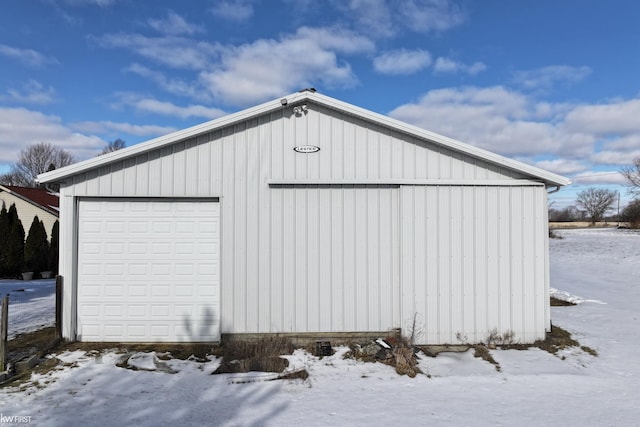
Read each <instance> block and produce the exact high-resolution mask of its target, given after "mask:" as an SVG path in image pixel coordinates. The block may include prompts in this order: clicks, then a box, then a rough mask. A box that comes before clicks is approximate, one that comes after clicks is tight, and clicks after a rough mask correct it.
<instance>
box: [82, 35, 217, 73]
mask: <svg viewBox="0 0 640 427" xmlns="http://www.w3.org/2000/svg"><path fill="white" fill-rule="evenodd" d="M93 39H94V40H95V41H96V42H97V43H98V44H99V45H100V46H102V47H106V48H122V49H127V50H130V51H132V52H134V53H136V54H138V55H140V56H142V57H144V58H147V59H151V60H153V61H155V62H157V63H159V64H163V65H166V66H168V67H172V68H177V69H185V70H201V69H204V68H207V66H208V65H209V64H210V63H211V62H212V61H213V60H214V59H215V58H216V57H217V55H218V53H219V52H220V47H219V46H218V45H215V44H211V43H208V42H203V41H197V40H192V39H188V38H183V37H176V36H167V37H146V36H143V35H140V34H127V33H114V34H106V35H103V36H101V37H94V38H93Z"/></svg>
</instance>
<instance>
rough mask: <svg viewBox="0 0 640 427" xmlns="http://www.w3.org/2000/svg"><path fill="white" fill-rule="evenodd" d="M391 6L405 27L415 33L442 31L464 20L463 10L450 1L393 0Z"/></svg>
mask: <svg viewBox="0 0 640 427" xmlns="http://www.w3.org/2000/svg"><path fill="white" fill-rule="evenodd" d="M392 4H393V10H394V11H397V12H399V14H400V16H401V18H402V19H403V21H404V22H406V25H407V26H408V27H409V28H410V29H412V30H414V31H417V32H429V31H444V30H448V29H451V28H453V27H456V26H458V25H460V24H462V23H463V22H464V21H465V20H466V13H465V12H464V10H463V9H462V8H461V7H460V6H458V5H457V4H456V3H455V2H453V1H451V0H395V1H393V2H392Z"/></svg>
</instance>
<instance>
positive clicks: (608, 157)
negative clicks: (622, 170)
mask: <svg viewBox="0 0 640 427" xmlns="http://www.w3.org/2000/svg"><path fill="white" fill-rule="evenodd" d="M636 157H640V148H638V149H636V150H617V151H616V150H602V151H599V152H597V153H594V154H593V155H592V156H591V161H592V162H593V163H594V164H597V165H620V166H624V165H629V164H630V163H631V160H632V159H635V158H636Z"/></svg>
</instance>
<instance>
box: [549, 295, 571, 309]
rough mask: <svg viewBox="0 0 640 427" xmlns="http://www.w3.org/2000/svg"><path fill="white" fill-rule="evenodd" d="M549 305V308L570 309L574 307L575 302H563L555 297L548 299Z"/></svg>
mask: <svg viewBox="0 0 640 427" xmlns="http://www.w3.org/2000/svg"><path fill="white" fill-rule="evenodd" d="M549 304H551V307H570V306H572V305H576V303H575V302H571V301H565V300H562V299H558V298H556V297H551V298H549Z"/></svg>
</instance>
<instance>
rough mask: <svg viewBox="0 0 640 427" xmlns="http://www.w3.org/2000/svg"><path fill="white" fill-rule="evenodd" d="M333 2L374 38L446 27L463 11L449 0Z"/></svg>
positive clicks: (455, 23) (457, 21)
mask: <svg viewBox="0 0 640 427" xmlns="http://www.w3.org/2000/svg"><path fill="white" fill-rule="evenodd" d="M332 4H333V6H334V7H336V8H337V10H338V11H340V12H342V14H343V15H344V17H345V19H346V20H348V21H349V22H351V23H354V24H355V26H356V27H357V29H358V30H359V31H361V32H363V33H366V34H369V35H370V36H371V37H375V38H381V37H382V38H389V37H394V36H396V35H397V34H398V33H400V32H402V31H404V30H410V31H413V32H418V33H428V32H434V31H445V30H448V29H451V28H453V27H456V26H458V25H460V24H462V23H463V22H464V21H465V20H466V13H465V12H464V10H463V9H462V8H461V7H460V6H458V5H457V4H456V3H455V2H453V1H451V0H349V1H343V0H342V1H339V0H334V1H333V2H332Z"/></svg>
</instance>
